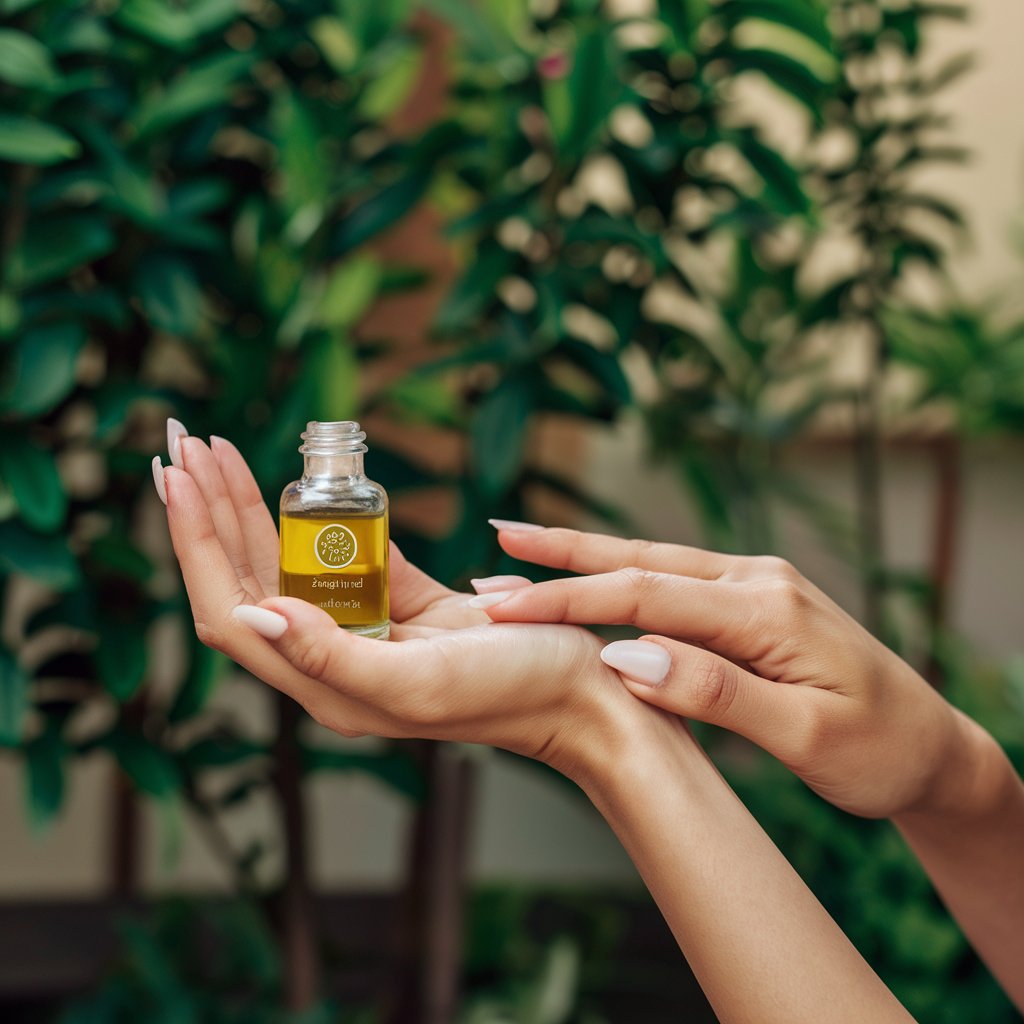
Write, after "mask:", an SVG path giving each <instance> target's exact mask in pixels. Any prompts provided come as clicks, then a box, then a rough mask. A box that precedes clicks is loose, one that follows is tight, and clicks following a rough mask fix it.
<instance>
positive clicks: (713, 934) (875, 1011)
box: [579, 716, 911, 1024]
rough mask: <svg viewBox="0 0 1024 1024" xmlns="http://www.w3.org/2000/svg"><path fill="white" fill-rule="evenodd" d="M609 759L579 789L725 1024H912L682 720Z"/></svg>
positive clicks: (667, 721) (663, 722)
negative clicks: (633, 869) (636, 872)
mask: <svg viewBox="0 0 1024 1024" xmlns="http://www.w3.org/2000/svg"><path fill="white" fill-rule="evenodd" d="M614 753H615V754H619V755H621V756H615V758H614V760H613V759H612V758H607V757H606V758H605V763H604V765H603V767H602V766H597V767H595V769H594V771H593V772H592V773H591V774H590V776H589V777H584V778H581V779H580V780H579V781H580V782H581V785H583V787H584V789H585V790H586V791H587V793H588V795H589V796H590V798H591V799H592V800H593V802H594V804H595V805H596V806H597V808H598V809H599V810H600V811H601V813H602V814H603V815H604V816H605V818H606V819H607V820H608V822H609V824H610V825H611V826H612V828H613V829H614V830H615V832H616V833H617V834H618V836H619V838H620V840H621V841H622V843H623V845H624V846H625V848H626V850H627V852H628V853H629V854H630V856H631V857H632V859H633V862H634V863H635V864H636V866H637V868H638V869H639V871H640V874H641V875H642V876H643V878H644V881H645V882H646V883H647V886H648V888H649V889H650V891H651V893H652V895H653V896H654V899H655V900H656V902H657V903H658V906H659V907H660V908H661V911H662V913H663V914H664V916H665V919H666V921H667V922H668V924H669V926H670V928H671V929H672V932H673V934H674V935H675V937H676V940H677V941H678V943H679V946H680V948H681V949H682V951H683V953H684V955H685V956H686V958H687V960H688V961H689V963H690V966H691V967H692V969H693V971H694V973H695V975H696V976H697V979H698V981H699V982H700V984H701V987H702V988H703V990H704V992H705V994H706V995H707V997H708V999H709V1000H710V1002H711V1005H712V1006H713V1007H714V1009H715V1012H716V1014H717V1015H718V1018H719V1020H720V1021H722V1022H723V1024H776V1022H777V1024H804V1022H806V1024H841V1022H842V1024H863V1022H864V1021H866V1020H870V1021H872V1022H877V1024H888V1022H906V1021H909V1020H911V1018H910V1015H909V1014H908V1013H907V1012H906V1010H904V1009H903V1007H902V1006H901V1005H900V1004H899V1002H898V1001H897V1000H896V998H895V997H894V996H893V995H892V993H890V992H889V990H888V989H887V988H886V987H885V986H884V985H883V984H882V982H881V981H880V980H879V978H878V977H877V976H876V975H875V974H874V972H873V971H872V970H871V968H870V967H869V966H868V965H867V964H866V963H865V961H864V960H863V959H862V957H861V956H860V954H859V953H858V952H857V951H856V950H855V949H854V947H853V946H852V945H851V943H850V942H849V940H848V939H847V938H846V936H845V935H844V934H843V933H842V931H841V930H840V929H839V927H838V926H837V925H836V923H835V922H834V921H833V920H832V919H831V917H829V915H828V914H827V913H826V912H825V910H824V908H823V907H822V906H821V904H819V903H818V901H817V900H816V899H815V897H814V896H813V894H812V893H811V892H810V890H809V889H808V888H807V887H806V885H804V883H803V882H802V881H801V879H800V878H799V876H798V875H797V874H796V872H795V871H794V870H793V868H792V867H791V866H790V864H789V863H788V862H787V861H786V859H785V858H784V857H783V856H782V854H781V853H780V852H779V850H778V849H777V848H776V847H775V845H774V844H773V843H772V841H771V840H770V839H769V838H768V836H767V835H766V834H765V833H764V832H763V831H762V829H761V828H760V826H759V825H758V824H757V822H756V821H755V820H754V819H753V818H752V817H751V815H750V814H749V812H748V811H747V810H746V808H745V807H744V806H743V805H742V803H741V802H740V801H739V799H738V798H737V797H736V795H735V794H734V793H733V792H732V790H731V789H730V788H729V787H728V785H727V784H726V783H725V781H724V780H723V779H722V778H721V776H720V775H719V774H718V772H717V771H716V770H715V768H714V766H713V765H712V764H711V763H710V761H708V759H707V758H706V757H705V755H704V754H703V752H702V751H701V750H700V748H699V747H698V746H697V745H696V743H694V742H693V741H692V740H691V739H690V737H689V736H688V735H686V734H685V732H684V727H683V726H682V724H681V722H680V721H679V720H676V719H672V718H669V717H667V716H665V717H659V718H658V719H657V720H655V721H654V722H653V723H652V725H651V727H650V728H647V729H645V734H644V735H643V736H641V737H636V738H635V740H634V741H633V742H632V744H631V745H630V746H629V748H628V749H627V750H624V751H617V752H614Z"/></svg>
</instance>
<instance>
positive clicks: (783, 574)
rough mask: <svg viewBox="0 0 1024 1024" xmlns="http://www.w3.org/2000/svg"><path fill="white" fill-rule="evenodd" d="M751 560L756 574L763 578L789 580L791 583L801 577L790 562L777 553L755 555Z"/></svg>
mask: <svg viewBox="0 0 1024 1024" xmlns="http://www.w3.org/2000/svg"><path fill="white" fill-rule="evenodd" d="M751 561H752V562H753V563H754V567H755V568H756V570H757V573H758V575H759V576H761V577H762V578H764V579H778V580H789V581H790V582H793V583H796V582H797V581H799V580H801V579H803V577H802V576H801V575H800V572H799V571H798V570H797V568H796V567H795V566H794V565H793V563H792V562H790V561H788V560H787V559H785V558H780V557H779V556H778V555H756V556H755V557H754V558H752V559H751Z"/></svg>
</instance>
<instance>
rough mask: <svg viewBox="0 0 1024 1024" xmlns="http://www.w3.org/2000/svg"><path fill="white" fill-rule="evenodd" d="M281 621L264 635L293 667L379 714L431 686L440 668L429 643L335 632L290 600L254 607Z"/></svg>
mask: <svg viewBox="0 0 1024 1024" xmlns="http://www.w3.org/2000/svg"><path fill="white" fill-rule="evenodd" d="M258 608H259V610H263V611H269V612H273V613H275V614H276V615H277V616H279V617H280V618H282V619H284V620H285V621H284V623H283V624H282V626H281V631H280V632H279V633H278V634H277V635H273V632H274V631H267V632H264V633H263V635H264V636H266V637H267V640H268V642H269V643H270V644H271V646H273V648H274V649H275V650H276V651H277V652H278V653H279V654H280V655H282V657H284V658H285V659H286V660H287V661H288V663H289V664H290V665H292V667H293V668H295V669H296V670H297V671H298V672H300V673H302V674H303V675H305V676H309V677H310V678H311V679H314V680H316V681H318V682H320V683H323V684H324V685H325V686H328V687H330V688H331V689H332V690H334V691H335V692H337V693H339V694H341V695H343V696H345V697H347V698H351V699H354V700H356V701H358V702H360V703H362V702H365V704H366V706H367V707H368V708H372V709H376V710H379V711H381V712H383V713H384V714H387V713H388V710H389V709H390V711H391V712H394V711H395V709H396V708H398V707H399V706H400V705H401V704H402V702H403V698H404V697H406V696H407V695H408V694H410V693H413V694H414V693H415V692H416V691H417V690H418V689H422V688H424V687H425V686H430V687H433V685H434V684H435V683H436V682H437V680H438V679H439V678H440V677H441V675H442V671H443V666H440V665H438V664H437V658H436V656H435V655H436V650H437V648H436V647H435V646H434V645H432V644H431V642H430V641H429V640H428V639H419V638H414V639H410V640H405V641H403V642H402V643H386V642H384V641H381V640H375V639H372V638H370V637H365V636H359V635H357V634H355V633H350V632H349V631H348V630H346V629H339V628H338V625H337V623H336V622H335V621H334V619H332V618H331V616H330V615H328V614H327V612H325V611H324V610H323V609H322V608H317V607H316V606H315V605H312V604H310V603H309V602H307V601H301V600H299V599H298V598H294V597H272V598H268V599H267V600H266V601H263V602H261V603H260V605H259V606H258Z"/></svg>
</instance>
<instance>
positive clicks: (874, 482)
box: [856, 326, 885, 636]
mask: <svg viewBox="0 0 1024 1024" xmlns="http://www.w3.org/2000/svg"><path fill="white" fill-rule="evenodd" d="M875 330H876V333H875V336H874V339H873V345H872V352H871V356H870V365H869V368H868V374H867V378H866V380H865V382H864V387H863V389H862V390H861V394H860V396H859V398H858V401H857V438H856V464H857V468H856V473H857V517H858V525H859V530H858V534H859V541H860V558H861V575H862V581H863V584H862V586H863V589H862V594H863V609H862V611H863V621H864V625H865V626H866V627H867V629H869V630H870V631H871V632H872V633H873V634H874V635H875V636H879V635H880V634H881V631H882V626H883V619H884V598H885V583H884V580H883V579H882V575H881V572H882V566H883V565H884V564H885V544H884V539H883V521H882V430H881V391H882V381H883V369H882V357H881V351H880V350H881V337H880V329H879V328H877V326H876V329H875Z"/></svg>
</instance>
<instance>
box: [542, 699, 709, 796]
mask: <svg viewBox="0 0 1024 1024" xmlns="http://www.w3.org/2000/svg"><path fill="white" fill-rule="evenodd" d="M603 692H604V693H605V694H606V695H607V697H608V698H609V699H606V700H601V701H599V702H598V703H597V706H596V707H595V708H593V709H592V711H593V713H592V714H591V715H589V716H588V718H587V724H586V726H585V727H582V728H579V729H577V730H576V731H575V742H574V743H573V744H572V748H571V751H570V756H569V757H568V758H564V759H562V760H561V763H553V767H555V768H557V769H558V770H559V771H561V772H562V774H564V775H566V776H568V777H569V778H570V779H572V781H573V782H575V783H576V784H577V785H578V786H579V787H580V788H581V789H582V790H583V791H584V793H586V794H587V796H588V797H589V798H590V799H591V801H592V802H593V803H594V804H596V805H597V806H598V807H599V808H602V807H603V806H605V805H606V804H608V803H609V802H617V801H618V800H619V799H620V798H621V799H628V798H629V796H630V794H632V795H634V796H635V795H636V794H637V791H638V789H641V788H642V789H646V790H650V789H652V788H654V789H658V788H661V787H663V786H664V785H665V780H666V777H671V778H672V780H673V781H672V785H673V786H683V785H685V780H686V778H687V777H688V776H689V775H690V774H692V772H694V771H705V772H710V773H712V774H714V773H715V769H714V768H713V766H712V765H711V762H710V761H709V760H708V758H707V755H706V754H705V753H704V751H703V750H702V749H701V748H700V747H699V746H698V744H697V742H696V740H694V738H693V736H692V734H691V733H690V730H689V728H688V727H687V725H686V722H685V721H684V720H683V719H682V718H679V717H678V716H677V715H673V714H670V713H668V712H666V711H663V710H661V709H660V708H656V707H653V706H652V705H650V704H645V703H643V702H642V701H639V700H637V699H636V698H635V697H634V696H632V694H630V693H629V692H628V691H626V690H625V689H624V688H622V687H621V684H618V683H617V682H616V689H614V690H612V689H610V688H609V689H608V690H606V691H603Z"/></svg>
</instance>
